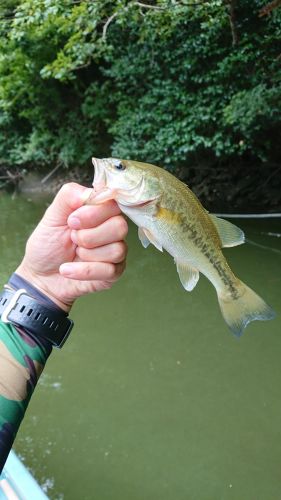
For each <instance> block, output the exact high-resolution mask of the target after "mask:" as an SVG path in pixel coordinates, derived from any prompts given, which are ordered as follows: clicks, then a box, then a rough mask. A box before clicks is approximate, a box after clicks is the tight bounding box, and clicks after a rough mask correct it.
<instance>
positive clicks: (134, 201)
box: [92, 158, 155, 207]
mask: <svg viewBox="0 0 281 500" xmlns="http://www.w3.org/2000/svg"><path fill="white" fill-rule="evenodd" d="M92 163H93V165H94V168H95V175H94V181H93V188H94V193H95V194H94V198H95V200H96V201H97V202H98V201H99V200H100V201H101V200H103V199H109V197H110V193H111V194H112V198H113V199H115V200H116V201H117V203H119V204H120V205H123V206H127V207H130V206H139V205H146V204H147V203H150V202H152V201H154V200H155V198H153V199H151V198H147V197H146V196H145V195H144V191H145V179H144V176H141V178H140V180H139V181H138V182H137V183H136V184H135V185H134V186H133V187H128V188H123V187H120V188H118V187H112V188H111V187H110V186H108V184H107V182H108V179H107V175H106V161H104V160H102V159H97V158H92Z"/></svg>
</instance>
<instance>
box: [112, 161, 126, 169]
mask: <svg viewBox="0 0 281 500" xmlns="http://www.w3.org/2000/svg"><path fill="white" fill-rule="evenodd" d="M114 168H115V169H116V170H125V168H126V167H125V165H124V164H123V163H121V161H120V162H119V163H116V164H115V165H114Z"/></svg>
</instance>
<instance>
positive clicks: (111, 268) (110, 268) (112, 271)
mask: <svg viewBox="0 0 281 500" xmlns="http://www.w3.org/2000/svg"><path fill="white" fill-rule="evenodd" d="M105 274H106V278H107V279H108V280H114V279H115V278H116V266H115V265H114V264H111V263H108V264H107V265H106V273H105Z"/></svg>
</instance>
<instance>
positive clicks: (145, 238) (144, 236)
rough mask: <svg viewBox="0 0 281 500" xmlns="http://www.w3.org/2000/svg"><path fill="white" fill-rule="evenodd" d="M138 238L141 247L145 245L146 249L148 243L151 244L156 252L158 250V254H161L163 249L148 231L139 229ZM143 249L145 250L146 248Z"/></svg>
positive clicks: (142, 228)
mask: <svg viewBox="0 0 281 500" xmlns="http://www.w3.org/2000/svg"><path fill="white" fill-rule="evenodd" d="M139 238H140V240H141V242H142V244H143V246H145V245H146V247H148V245H149V243H152V245H154V246H155V247H156V248H157V250H160V252H163V247H162V245H161V243H160V242H159V241H157V239H156V238H155V236H154V234H153V233H152V232H151V231H149V230H148V229H145V228H144V227H141V228H139ZM146 247H145V248H146Z"/></svg>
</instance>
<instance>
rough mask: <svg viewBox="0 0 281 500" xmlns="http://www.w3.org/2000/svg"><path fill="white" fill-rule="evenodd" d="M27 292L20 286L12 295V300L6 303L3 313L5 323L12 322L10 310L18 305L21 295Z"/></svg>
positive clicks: (2, 318)
mask: <svg viewBox="0 0 281 500" xmlns="http://www.w3.org/2000/svg"><path fill="white" fill-rule="evenodd" d="M25 293H27V292H26V290H25V289H24V288H20V289H19V290H17V291H16V292H15V293H14V295H13V296H12V297H11V300H10V301H9V302H8V304H7V305H6V307H5V309H4V311H3V312H2V315H1V320H2V321H3V323H9V322H10V321H9V314H10V312H11V311H12V310H13V309H14V308H15V306H16V305H17V303H18V299H19V298H20V297H21V295H24V294H25Z"/></svg>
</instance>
